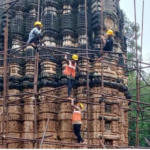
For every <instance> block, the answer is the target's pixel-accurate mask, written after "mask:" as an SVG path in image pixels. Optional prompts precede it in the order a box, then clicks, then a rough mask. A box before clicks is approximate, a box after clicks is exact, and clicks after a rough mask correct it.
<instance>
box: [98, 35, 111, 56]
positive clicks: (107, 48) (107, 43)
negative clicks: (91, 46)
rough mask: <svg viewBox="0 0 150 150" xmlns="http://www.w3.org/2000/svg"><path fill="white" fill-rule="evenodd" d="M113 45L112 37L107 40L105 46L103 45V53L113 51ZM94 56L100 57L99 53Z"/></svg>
mask: <svg viewBox="0 0 150 150" xmlns="http://www.w3.org/2000/svg"><path fill="white" fill-rule="evenodd" d="M113 45H114V42H113V39H112V37H109V38H107V39H106V44H105V45H104V48H103V51H107V52H108V53H109V52H111V51H113ZM96 54H97V56H98V57H101V56H102V55H101V54H100V53H99V52H97V53H96Z"/></svg>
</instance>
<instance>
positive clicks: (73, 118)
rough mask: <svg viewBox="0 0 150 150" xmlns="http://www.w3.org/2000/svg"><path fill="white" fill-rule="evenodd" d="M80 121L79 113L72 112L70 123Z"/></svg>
mask: <svg viewBox="0 0 150 150" xmlns="http://www.w3.org/2000/svg"><path fill="white" fill-rule="evenodd" d="M74 121H81V111H75V110H74V111H73V115H72V122H74Z"/></svg>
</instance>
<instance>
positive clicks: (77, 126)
mask: <svg viewBox="0 0 150 150" xmlns="http://www.w3.org/2000/svg"><path fill="white" fill-rule="evenodd" d="M71 106H72V108H73V109H74V111H73V115H72V125H73V129H74V134H75V135H76V136H77V139H78V140H77V142H78V143H84V140H83V139H82V137H81V133H80V131H81V125H82V119H81V111H83V109H84V105H83V104H82V103H77V104H74V99H71Z"/></svg>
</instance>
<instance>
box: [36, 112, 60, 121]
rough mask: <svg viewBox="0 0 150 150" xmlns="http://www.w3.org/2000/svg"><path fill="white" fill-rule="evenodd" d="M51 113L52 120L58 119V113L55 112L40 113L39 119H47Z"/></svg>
mask: <svg viewBox="0 0 150 150" xmlns="http://www.w3.org/2000/svg"><path fill="white" fill-rule="evenodd" d="M49 115H50V120H56V117H57V115H56V114H54V113H40V114H39V115H38V121H42V120H47V119H48V117H49Z"/></svg>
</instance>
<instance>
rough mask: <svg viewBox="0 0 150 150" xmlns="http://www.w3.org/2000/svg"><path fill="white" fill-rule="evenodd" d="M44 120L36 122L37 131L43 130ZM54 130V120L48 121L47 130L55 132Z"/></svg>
mask: <svg viewBox="0 0 150 150" xmlns="http://www.w3.org/2000/svg"><path fill="white" fill-rule="evenodd" d="M46 123H47V121H46V120H43V121H39V123H38V131H39V132H43V131H44V130H45V127H46ZM55 131H56V122H55V121H51V120H50V121H49V123H48V126H47V132H55Z"/></svg>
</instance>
